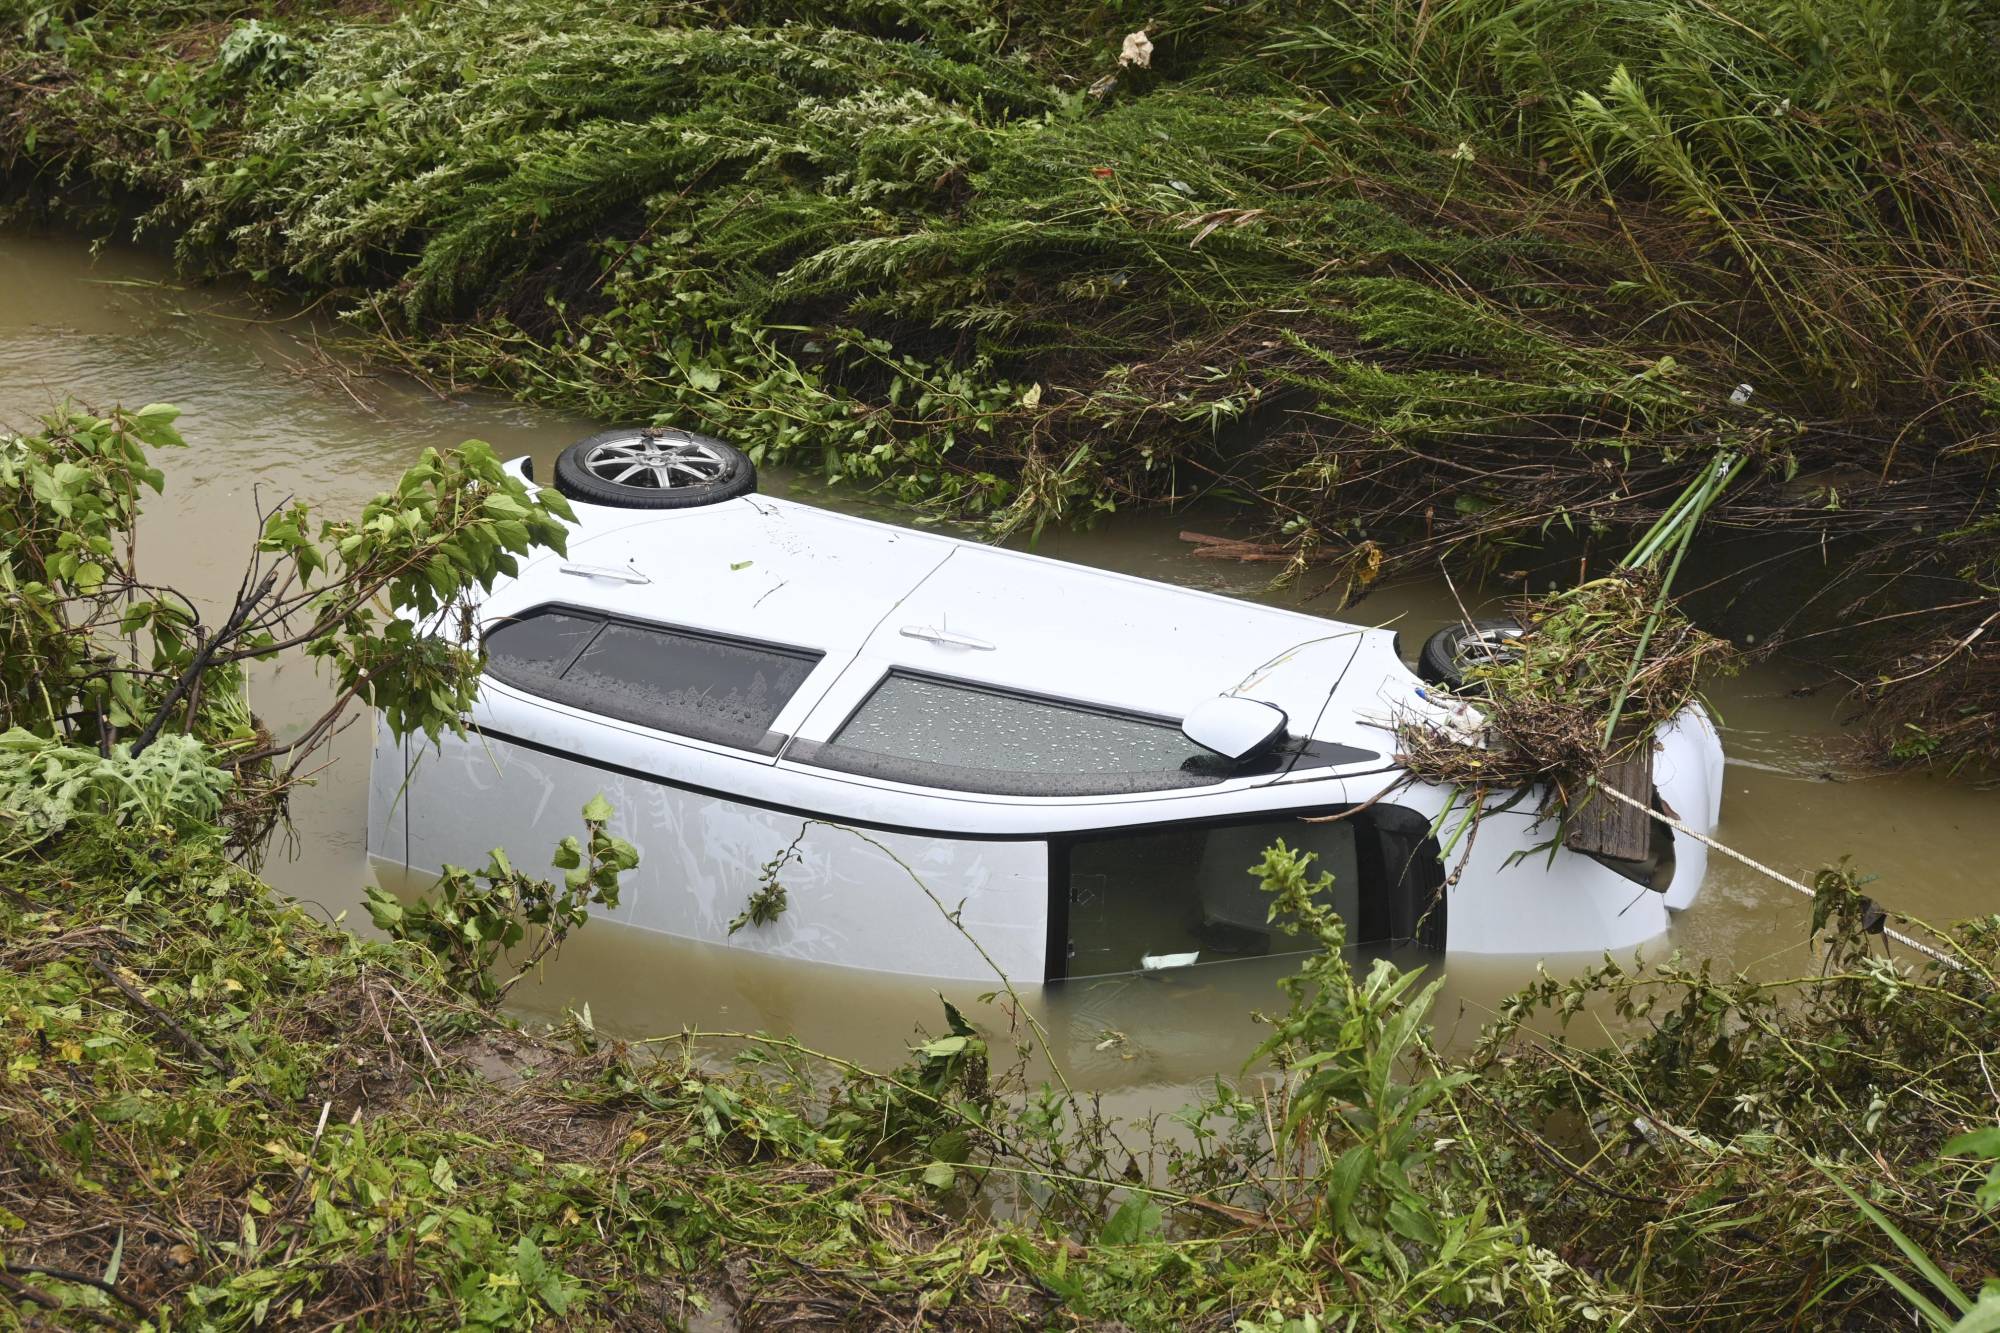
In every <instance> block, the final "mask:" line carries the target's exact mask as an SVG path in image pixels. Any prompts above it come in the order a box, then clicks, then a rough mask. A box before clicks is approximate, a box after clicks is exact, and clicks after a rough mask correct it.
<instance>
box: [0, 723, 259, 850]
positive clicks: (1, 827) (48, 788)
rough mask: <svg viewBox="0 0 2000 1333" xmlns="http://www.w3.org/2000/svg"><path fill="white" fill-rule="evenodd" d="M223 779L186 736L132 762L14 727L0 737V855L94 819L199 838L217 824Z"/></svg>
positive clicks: (117, 751) (121, 754)
mask: <svg viewBox="0 0 2000 1333" xmlns="http://www.w3.org/2000/svg"><path fill="white" fill-rule="evenodd" d="M230 785H231V779H230V776H229V774H227V773H225V772H223V771H222V770H220V769H219V768H217V767H216V766H215V763H214V757H213V756H212V755H211V754H210V753H209V752H208V750H207V748H206V747H205V746H203V745H202V743H201V742H200V741H198V740H196V739H195V738H194V737H193V736H186V735H179V736H164V737H162V738H161V739H160V741H159V742H158V743H157V744H155V745H151V746H149V747H147V749H146V751H145V752H144V753H143V754H140V755H137V756H134V755H133V754H132V753H131V750H130V747H129V746H124V745H120V746H117V747H115V748H114V749H113V750H112V751H111V753H110V754H108V755H100V754H98V753H97V752H96V751H94V750H83V749H78V748H76V747H75V746H71V745H65V744H63V743H62V742H61V741H57V740H52V739H50V738H49V737H47V736H37V735H35V734H34V733H33V732H30V731H26V730H23V729H22V728H20V727H10V728H8V729H7V730H6V731H4V732H0V849H4V850H15V849H18V848H19V847H20V846H21V845H22V844H23V843H29V842H34V841H38V840H39V839H42V838H45V837H47V836H49V835H51V834H55V833H60V832H61V831H62V830H63V829H64V828H65V827H67V826H68V824H69V823H70V821H71V820H73V819H76V818H79V817H81V816H86V815H98V816H102V817H104V818H107V819H109V820H111V821H113V822H114V823H116V824H119V825H122V826H129V827H133V828H136V829H138V830H140V831H142V832H145V831H152V832H158V833H164V834H167V835H169V836H179V837H188V836H194V837H197V838H198V837H201V836H203V835H205V834H206V833H207V832H208V831H209V830H211V829H213V827H214V826H215V825H216V824H217V823H219V822H220V821H221V818H222V810H223V798H224V797H225V796H226V795H227V794H228V792H229V788H230Z"/></svg>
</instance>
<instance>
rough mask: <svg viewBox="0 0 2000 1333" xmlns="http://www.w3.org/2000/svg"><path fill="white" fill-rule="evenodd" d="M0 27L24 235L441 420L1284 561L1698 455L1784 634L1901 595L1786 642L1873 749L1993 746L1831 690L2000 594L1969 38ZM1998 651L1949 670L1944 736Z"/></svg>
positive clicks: (484, 22)
mask: <svg viewBox="0 0 2000 1333" xmlns="http://www.w3.org/2000/svg"><path fill="white" fill-rule="evenodd" d="M251 15H254V17H251ZM1141 30H1143V31H1144V32H1146V33H1147V34H1148V35H1149V40H1150V42H1151V54H1150V58H1149V60H1148V62H1147V63H1146V64H1144V65H1139V64H1121V63H1120V61H1119V54H1120V50H1121V41H1122V39H1123V37H1124V36H1125V35H1126V34H1127V33H1129V32H1134V31H1141ZM0 31H5V32H7V33H8V34H9V37H8V39H7V40H8V44H7V45H6V46H5V47H0V162H4V163H5V164H7V166H8V167H9V168H10V172H9V176H10V181H11V183H12V185H13V187H14V189H15V190H16V192H17V195H18V196H19V197H20V198H22V199H23V200H24V201H25V202H27V203H29V204H32V205H41V206H49V207H53V208H55V209H56V210H57V211H59V212H63V213H66V214H68V215H70V216H73V217H76V216H81V217H91V216H96V217H98V218H100V219H101V218H103V217H104V216H105V214H104V213H103V211H102V210H103V207H104V205H105V203H106V201H107V199H109V200H110V201H111V202H112V203H114V204H115V205H117V206H119V207H123V208H138V209H141V210H143V211H144V219H143V223H142V226H143V227H144V228H148V229H156V230H161V231H165V232H167V233H170V234H172V235H173V236H175V237H176V238H177V243H178V244H179V246H180V249H181V254H182V257H183V259H184V260H185V261H186V262H187V263H188V264H190V265H191V266H193V267H196V268H198V269H203V270H206V271H212V272H230V273H246V274H249V275H251V276H252V277H254V278H256V279H258V280H260V281H264V282H267V283H270V284H274V285H277V286H281V287H286V288H291V289H295V290H299V291H307V292H315V293H318V292H336V293H339V294H340V295H341V296H342V298H343V301H344V305H345V308H346V309H347V311H348V313H349V315H350V317H351V318H352V319H353V320H354V321H355V324H356V327H357V329H358V330H360V331H362V332H363V333H365V334H366V336H367V337H368V339H369V340H370V342H371V344H372V345H373V346H374V347H375V349H376V350H377V351H379V352H381V353H382V354H384V355H386V356H389V357H391V358H394V359H396V360H398V361H399V362H402V363H405V364H408V365H410V366H412V367H413V368H415V369H417V370H419V371H420V372H421V373H425V374H429V375H433V376H436V377H438V378H440V379H441V380H443V381H445V382H448V383H452V384H472V383H480V384H492V385H498V386H502V387H505V388H508V389H511V390H513V391H515V392H518V393H522V394H525V395H528V396H530V397H534V398H536V399H539V400H543V401H548V402H554V403H561V404H564V405H567V406H572V407H576V408H579V409H581V410H583V411H586V412H588V413H591V414H593V415H596V416H600V417H604V418H654V417H659V418H670V419H673V420H677V421H681V422H684V423H688V424H701V425H706V426H709V427H711V428H713V429H716V430H717V431H719V432H721V433H723V434H725V435H728V436H730V437H731V438H734V439H736V440H739V441H741V442H742V443H744V444H745V445H746V446H748V447H749V448H750V449H751V451H752V452H753V453H754V454H756V455H757V456H758V457H760V458H761V459H769V460H783V461H787V462H790V463H793V464H797V465H802V466H805V467H808V468H811V469H815V470H818V471H820V472H822V473H824V474H825V475H827V476H829V477H833V478H837V479H841V480H845V481H850V482H854V483H857V484H863V485H875V486H882V487H886V488H887V489H888V490H889V491H890V492H892V493H893V494H894V495H895V496H897V497H898V498H900V499H903V500H905V501H908V502H910V503H921V504H928V505H932V506H935V507H937V508H939V509H940V510H948V511H952V512H957V513H961V514H964V513H970V514H984V515H991V516H994V517H995V519H996V522H997V523H998V524H999V525H1000V526H1002V527H1029V528H1035V527H1039V526H1040V525H1041V524H1044V523H1047V522H1051V521H1057V522H1075V521H1082V520H1086V519H1088V518H1089V517H1090V516H1092V515H1094V514H1096V513H1099V512H1101V511H1103V510H1105V509H1108V508H1112V507H1116V506H1119V505H1124V504H1131V503H1155V502H1162V501H1169V500H1176V499H1182V498H1186V497H1188V496H1191V495H1195V494H1201V493H1209V492H1215V491H1222V492H1225V493H1230V494H1235V495H1239V496H1243V495H1255V496H1256V497H1257V498H1258V499H1259V501H1260V503H1261V504H1262V505H1263V506H1264V510H1263V512H1264V513H1265V514H1266V515H1267V516H1268V517H1269V519H1270V521H1271V524H1272V526H1274V527H1277V528H1280V529H1282V531H1283V533H1284V535H1285V537H1286V538H1287V539H1288V540H1289V541H1290V542H1291V543H1292V544H1293V545H1294V548H1295V550H1296V551H1297V552H1298V553H1299V554H1300V555H1301V557H1302V558H1304V559H1339V558H1341V557H1342V555H1343V554H1344V553H1345V552H1346V551H1347V550H1348V549H1349V548H1351V547H1354V546H1356V545H1358V544H1359V543H1363V542H1366V541H1369V540H1371V539H1374V540H1379V541H1381V542H1382V544H1383V545H1384V546H1385V548H1386V549H1387V550H1388V552H1389V554H1390V556H1391V558H1392V559H1401V560H1404V561H1410V560H1415V559H1419V558H1427V557H1430V556H1434V555H1437V554H1439V553H1441V552H1445V551H1454V550H1455V551H1459V552H1461V553H1465V552H1467V551H1470V552H1471V553H1473V554H1475V555H1478V554H1483V555H1487V556H1490V555H1491V554H1492V552H1493V550H1494V549H1495V547H1496V546H1497V545H1500V544H1504V543H1506V542H1509V541H1514V540H1519V539H1522V538H1525V537H1530V536H1532V535H1534V534H1536V533H1538V532H1541V531H1544V530H1546V529H1547V528H1548V527H1549V526H1550V525H1552V524H1553V525H1560V526H1562V527H1565V528H1569V529H1574V530H1581V531H1584V532H1591V531H1594V530H1601V529H1603V528H1605V527H1607V526H1615V525H1618V524H1623V523H1628V522H1639V523H1644V522H1647V521H1650V520H1651V519H1652V518H1654V517H1656V516H1657V515H1658V514H1659V512H1660V511H1661V510H1662V509H1663V508H1664V507H1665V505H1666V504H1667V503H1668V502H1669V501H1670V500H1671V498H1672V497H1673V496H1674V495H1676V494H1678V493H1679V492H1680V491H1681V489H1682V488H1683V487H1684V486H1685V484H1686V483H1687V481H1688V480H1689V479H1690V478H1691V477H1692V476H1694V475H1695V474H1697V473H1698V472H1699V471H1700V469H1701V468H1702V467H1703V466H1704V465H1705V464H1706V462H1707V460H1708V458H1709V457H1710V456H1711V455H1712V454H1714V453H1715V452H1717V451H1718V450H1722V449H1726V450H1733V451H1737V452H1740V453H1741V454H1742V455H1744V456H1745V457H1747V458H1748V459H1749V460H1750V465H1749V470H1748V472H1747V473H1746V475H1745V477H1744V480H1743V483H1742V484H1741V485H1739V486H1738V487H1737V488H1736V490H1735V491H1734V492H1733V493H1732V494H1731V495H1730V496H1729V497H1728V498H1727V499H1726V501H1725V502H1724V503H1722V504H1720V505H1718V506H1717V508H1716V510H1715V511H1714V513H1713V515H1712V517H1711V522H1712V523H1716V524H1721V525H1724V526H1729V525H1735V526H1740V527H1749V528H1760V529H1766V530H1769V531H1772V532H1774V533H1776V534H1777V535H1778V537H1779V539H1781V540H1784V541H1787V542H1792V543H1795V544H1796V546H1797V549H1798V550H1799V551H1800V552H1805V551H1807V550H1811V551H1814V552H1817V551H1819V550H1821V549H1822V548H1823V547H1825V546H1827V545H1828V544H1832V549H1834V550H1836V551H1838V552H1842V553H1844V554H1845V555H1846V556H1849V557H1852V559H1851V561H1850V562H1849V563H1850V564H1851V567H1850V568H1846V569H1842V570H1840V571H1839V574H1838V577H1836V578H1835V579H1834V586H1833V588H1832V589H1831V590H1830V591H1829V593H1828V595H1827V596H1826V597H1824V598H1822V599H1818V600H1817V601H1816V603H1815V605H1816V606H1817V607H1819V608H1820V609H1821V612H1822V614H1821V619H1820V621H1818V622H1816V624H1817V625H1818V626H1824V625H1825V624H1828V623H1832V624H1838V623H1840V622H1842V621H1844V620H1856V619H1864V618H1866V615H1862V614H1858V612H1860V611H1862V610H1865V611H1866V613H1867V615H1874V614H1882V613H1884V612H1903V611H1910V612H1916V613H1919V614H1916V615H1913V616H1912V617H1910V618H1909V619H1905V620H1900V621H1897V622H1893V623H1894V624H1895V627H1896V629H1897V630H1898V631H1899V633H1898V634H1897V635H1896V637H1895V638H1894V639H1893V640H1888V639H1886V638H1885V640H1884V641H1881V642H1875V643H1870V642H1866V641H1854V640H1850V639H1849V638H1848V637H1847V636H1845V635H1842V636H1836V637H1833V638H1832V639H1831V642H1833V643H1834V644H1837V645H1839V647H1840V648H1841V649H1842V650H1843V651H1845V652H1846V653H1847V654H1848V656H1849V657H1850V658H1851V660H1852V661H1853V662H1854V663H1855V664H1857V665H1856V669H1857V672H1858V674H1859V675H1860V676H1861V677H1863V678H1866V677H1867V676H1870V675H1879V676H1881V677H1884V678H1885V680H1886V681H1887V682H1888V683H1880V682H1878V684H1877V685H1876V686H1875V687H1874V690H1873V693H1872V694H1871V695H1870V696H1869V697H1868V700H1867V702H1868V703H1869V705H1870V707H1871V709H1872V710H1873V712H1874V715H1875V716H1877V717H1878V718H1887V719H1891V720H1892V725H1893V724H1894V720H1896V719H1899V718H1907V720H1909V721H1911V722H1913V723H1914V724H1915V725H1916V726H1917V727H1918V728H1919V732H1920V738H1921V739H1920V742H1919V744H1918V748H1921V747H1922V745H1928V746H1930V748H1931V751H1932V752H1934V753H1935V754H1936V755H1937V756H1938V757H1941V758H1959V757H1979V756H1982V755H1986V754H1988V753H1990V752H1991V749H1992V742H1991V739H1990V737H1991V731H1990V729H1982V728H1979V727H1976V726H1958V725H1953V723H1952V721H1951V720H1949V719H1947V720H1944V721H1939V720H1937V719H1935V718H1934V717H1933V716H1932V714H1933V711H1934V710H1933V709H1932V708H1931V707H1930V705H1928V704H1927V703H1925V701H1924V700H1923V699H1922V698H1920V697H1918V694H1913V693H1911V692H1910V691H1909V690H1906V689H1905V688H1904V687H1903V684H1902V683H1901V682H1900V680H1899V679H1898V678H1899V677H1900V676H1902V675H1904V674H1906V672H1905V671H1904V670H1903V669H1900V668H1899V669H1896V670H1877V668H1879V667H1881V666H1882V665H1883V664H1884V663H1886V662H1887V661H1889V659H1890V658H1892V657H1895V656H1898V655H1900V654H1901V653H1903V652H1904V651H1906V650H1907V649H1908V647H1909V645H1910V644H1911V643H1912V642H1919V643H1930V644H1932V645H1933V646H1932V647H1931V648H1928V649H1926V650H1925V655H1924V660H1923V662H1922V663H1919V664H1918V665H1924V664H1928V663H1931V662H1936V661H1938V660H1939V659H1940V657H1941V656H1942V655H1944V654H1945V653H1947V652H1948V651H1949V645H1950V644H1951V643H1954V642H1956V641H1957V640H1958V639H1960V638H1962V637H1963V636H1964V634H1965V633H1966V628H1967V627H1966V626H1965V625H1962V624H1960V623H1959V622H1958V621H1956V620H1954V619H1953V618H1952V617H1953V614H1954V613H1953V612H1951V611H1950V610H1948V609H1947V605H1948V603H1950V602H1952V601H1954V600H1963V599H1964V598H1965V597H1967V596H1973V597H1979V598H1985V599H1987V600H1988V603H1989V604H1988V606H1987V608H1986V610H1990V609H1991V606H1990V599H1991V597H1992V596H1993V595H1994V594H1993V589H1994V588H1995V587H1996V586H2000V584H1997V583H1996V581H1995V580H1994V579H1993V577H1992V572H1991V571H1992V569H1993V568H1994V566H1995V564H1996V559H2000V529H1996V528H1995V527H1994V526H1993V524H1992V521H1991V516H1990V513H1989V509H1988V499H1987V490H1988V488H1987V472H1988V459H1989V458H1990V457H1991V454H1992V447H1993V444H1994V441H1995V439H1996V435H1995V428H1994V417H1993V411H1994V409H1993V402H1994V394H1993V391H1992V377H1993V369H1992V367H1993V366H1994V364H1996V362H1997V361H2000V333H1996V330H2000V318H1996V313H2000V312H1997V311H1996V296H2000V147H1997V146H1996V129H2000V86H1996V84H1995V81H1994V80H1993V79H1992V78H1991V77H1990V70H1991V68H1992V64H1993V62H1994V59H1995V58H1996V54H2000V47H1996V42H2000V19H1996V17H1995V14H1994V12H1993V9H1992V6H1991V5H1990V3H1985V2H1984V0H1947V2H1946V3H1943V4H1916V3H1913V2H1911V0H1837V3H1813V4H1808V3H1802V2H1801V0H1740V2H1739V3H1735V4H1731V5H1729V6H1726V7H1716V6H1713V5H1707V4H1698V3H1691V2H1690V0H1618V2H1617V3H1613V4H1605V3H1599V2H1598V0H1532V2H1531V3H1528V4H1500V3H1492V2H1490V0H1445V3H1439V4H1426V5H1417V6H1400V5H1391V6H1386V7H1385V6H1380V5H1349V4H1344V3H1340V2H1339V0H1321V2H1319V3H1291V2H1281V0H1250V3H1244V4H1238V5H1232V6H1228V7H1216V6H1209V5H1202V4H1196V3H1183V2H1182V0H1169V3H1166V4H1164V5H1149V6H1137V5H1133V4H1128V3H1124V2H1123V0H1113V2H1112V3H1107V4H1104V5H1100V6H1097V7H1095V8H1092V9H1089V10H1087V11H1075V10H1074V9H1072V8H1067V7H1057V6H1049V5H1042V4H1028V5H1010V6H1001V7H995V6H991V5H988V4H985V3H981V0H879V2H878V3H871V4H864V5H847V6H827V5H817V4H786V3H753V4H749V5H732V6H727V7H720V6H712V5H707V4H700V3H693V2H692V0H685V2H682V3H656V4H650V5H640V6H627V7H622V8H620V9H619V10H618V11H617V12H615V13H613V12H610V11H607V10H605V9H604V8H603V7H602V6H597V5H587V4H580V3H574V0H480V2H479V3H474V4H460V5H453V6H450V7H449V8H448V9H447V8H445V7H439V6H433V5H429V4H422V3H418V4H411V5H354V4H330V3H321V4H303V5H287V6H263V7H259V6H251V7H248V8H247V9H246V8H245V7H243V6H236V5H232V6H220V5H216V4H213V3H208V2H207V0H184V2H183V3H179V4H175V5H170V6H155V5H144V6H140V5H135V4H130V3H112V4H104V5H91V6H82V5H68V4H55V5H45V4H41V3H28V2H27V0H5V2H4V3H0ZM1738 385H1744V386H1747V387H1748V389H1749V391H1750V392H1749V394H1748V396H1747V397H1746V395H1744V394H1741V393H1736V392H1735V390H1736V388H1737V386H1738ZM1912 569H1915V570H1917V571H1919V572H1925V571H1935V572H1937V573H1940V574H1945V575H1949V576H1951V577H1952V578H1954V579H1956V580H1957V582H1956V583H1955V584H1954V589H1953V591H1951V592H1950V593H1949V594H1948V595H1943V594H1941V595H1933V594H1932V593H1930V592H1929V591H1928V590H1919V589H1918V588H1917V587H1916V585H1915V584H1913V583H1912V581H1911V579H1910V578H1909V577H1908V575H1909V571H1911V570H1912ZM1984 614H1986V611H1985V610H1982V611H1981V612H1980V615H1982V616H1983V615H1984ZM1974 619H1975V621H1976V620H1977V617H1975V618H1974ZM1806 628H1808V626H1806V625H1805V624H1803V623H1801V624H1799V625H1786V626H1780V627H1778V629H1779V630H1780V632H1782V631H1784V630H1797V631H1803V630H1805V629H1806ZM1759 637H1760V639H1761V640H1768V639H1770V638H1772V637H1774V636H1773V634H1772V633H1770V632H1769V631H1768V630H1767V631H1766V632H1763V633H1760V635H1759ZM1828 643H1829V638H1828V636H1824V635H1822V636H1819V637H1817V638H1816V639H1815V641H1814V646H1815V647H1818V648H1825V647H1827V646H1828ZM1992 651H1994V650H1993V649H1992V648H1991V647H1990V646H1989V643H1988V640H1987V638H1986V637H1984V636H1981V637H1979V638H1976V639H1975V640H1974V641H1972V643H1971V644H1970V645H1969V646H1968V647H1967V648H1965V649H1964V650H1963V651H1961V652H1959V653H1957V654H1955V655H1953V662H1954V667H1953V669H1954V670H1955V669H1956V666H1957V665H1961V664H1962V663H1961V661H1960V659H1966V658H1969V659H1970V660H1972V661H1975V662H1978V663H1979V664H1980V665H1981V669H1980V670H1979V671H1978V672H1976V673H1974V674H1973V675H1972V676H1970V677H1968V684H1971V685H1973V686H1976V687H1977V688H1978V689H1979V691H1980V692H1979V699H1978V705H1977V708H1976V709H1975V712H1976V713H1977V714H1978V715H1982V716H1983V715H1985V712H1988V711H1990V709H1991V707H1992V701H1991V699H1990V698H1989V697H1988V693H1989V689H1990V687H1989V685H1988V684H1987V683H1986V682H1987V678H1988V676H1989V674H1990V673H1989V672H1987V671H1986V670H1985V665H1986V657H1987V654H1989V653H1990V652H1992ZM1916 679H1918V680H1919V681H1927V680H1928V676H1924V677H1918V678H1916ZM1913 688H1914V689H1915V690H1916V691H1917V692H1918V693H1919V694H1920V693H1921V690H1922V689H1923V688H1924V686H1923V685H1921V684H1920V685H1917V686H1915V687H1913Z"/></svg>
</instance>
